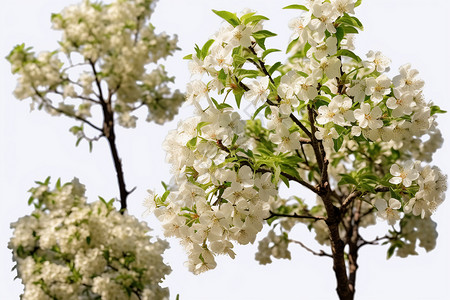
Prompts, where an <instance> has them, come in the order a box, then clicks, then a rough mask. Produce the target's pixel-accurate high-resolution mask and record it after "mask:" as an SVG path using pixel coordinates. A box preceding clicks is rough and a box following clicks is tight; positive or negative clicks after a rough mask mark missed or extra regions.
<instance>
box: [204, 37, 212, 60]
mask: <svg viewBox="0 0 450 300" xmlns="http://www.w3.org/2000/svg"><path fill="white" fill-rule="evenodd" d="M213 43H214V40H213V39H211V40H209V41H207V42H206V43H205V45H203V47H202V52H201V53H202V57H201V58H202V59H203V58H205V57H206V56H207V55H208V50H209V48H210V47H211V45H212V44H213Z"/></svg>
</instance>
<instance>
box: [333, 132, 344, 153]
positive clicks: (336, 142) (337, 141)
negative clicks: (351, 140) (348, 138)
mask: <svg viewBox="0 0 450 300" xmlns="http://www.w3.org/2000/svg"><path fill="white" fill-rule="evenodd" d="M333 143H334V151H336V152H338V151H339V149H341V146H342V144H343V143H344V136H343V135H341V136H339V137H338V138H337V139H335V140H333Z"/></svg>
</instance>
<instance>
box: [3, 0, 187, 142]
mask: <svg viewBox="0 0 450 300" xmlns="http://www.w3.org/2000/svg"><path fill="white" fill-rule="evenodd" d="M154 6H155V1H153V0H127V1H115V2H112V3H111V4H103V3H101V2H91V1H89V0H85V1H83V2H82V3H81V4H78V5H72V6H69V7H67V8H65V9H64V10H63V11H62V12H61V13H58V14H53V15H52V23H53V28H54V29H55V30H61V31H62V39H61V41H60V42H59V44H60V46H61V47H60V49H58V50H56V51H52V52H50V51H47V52H41V53H39V54H35V53H34V52H33V51H32V49H31V48H27V47H26V46H25V45H24V44H22V45H18V46H16V47H15V48H14V49H13V50H12V51H11V53H10V54H9V55H8V57H7V58H8V60H9V62H10V63H11V67H12V72H13V73H15V74H18V75H19V78H18V85H17V87H16V90H15V92H14V94H15V96H16V98H18V99H25V98H31V99H32V107H34V105H37V106H38V108H39V109H41V108H44V109H45V110H46V111H48V112H49V113H50V114H52V115H60V114H64V115H66V116H69V117H71V118H74V119H76V120H78V121H82V122H84V124H87V125H91V124H95V123H96V122H94V121H93V120H95V119H94V118H93V117H92V114H93V113H94V112H98V111H101V110H103V111H105V110H107V111H108V113H109V114H112V115H114V114H115V117H114V119H115V120H116V121H117V122H118V123H119V124H120V125H122V126H124V127H135V126H136V120H137V116H136V113H135V112H136V110H137V109H139V108H140V107H143V106H145V107H147V109H148V116H147V121H154V122H156V123H158V124H162V123H164V122H165V121H167V120H171V119H173V117H174V115H175V114H176V113H177V112H178V107H179V106H180V105H181V103H182V102H183V101H184V96H183V94H181V93H180V92H179V91H178V90H176V91H175V92H171V90H170V87H169V85H170V84H171V82H173V80H174V78H173V77H170V76H168V74H167V72H166V71H165V70H164V66H162V65H159V64H158V61H159V60H160V59H162V58H166V57H167V56H169V55H172V54H173V52H174V51H175V50H177V46H176V41H177V39H176V37H174V38H172V37H170V36H168V35H167V34H165V33H161V34H157V33H155V30H154V27H153V25H151V24H150V23H149V19H150V16H151V15H152V13H153V10H154ZM152 66H153V70H152V69H151V67H152ZM94 107H96V109H94ZM91 111H92V113H91ZM96 126H97V128H101V127H102V126H101V123H99V125H96ZM92 127H94V126H92ZM94 128H95V127H94ZM71 131H72V132H73V133H74V134H75V135H77V136H78V137H79V138H87V136H86V135H85V134H84V128H83V125H82V126H79V127H78V126H76V127H73V128H72V129H71ZM91 140H92V138H91Z"/></svg>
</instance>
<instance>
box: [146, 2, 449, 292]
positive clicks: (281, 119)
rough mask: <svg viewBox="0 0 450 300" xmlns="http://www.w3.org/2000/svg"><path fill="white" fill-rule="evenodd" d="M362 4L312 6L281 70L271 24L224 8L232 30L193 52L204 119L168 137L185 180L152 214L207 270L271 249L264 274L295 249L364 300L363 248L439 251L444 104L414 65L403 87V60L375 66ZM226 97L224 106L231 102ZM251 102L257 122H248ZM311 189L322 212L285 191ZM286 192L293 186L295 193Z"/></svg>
mask: <svg viewBox="0 0 450 300" xmlns="http://www.w3.org/2000/svg"><path fill="white" fill-rule="evenodd" d="M360 4H361V1H356V0H331V1H323V0H311V1H307V2H306V4H305V5H297V4H295V5H290V6H288V7H286V8H287V9H297V10H299V11H300V12H301V15H300V16H299V17H297V18H295V19H293V20H292V21H290V23H289V27H290V28H291V30H292V37H291V41H290V43H289V45H288V46H287V51H286V52H287V53H288V55H289V56H288V58H287V61H286V62H285V63H281V62H275V63H269V62H268V60H267V59H268V57H270V54H271V53H273V52H277V51H280V50H279V49H266V46H265V41H266V39H267V38H270V37H272V36H275V35H276V34H275V33H273V32H270V31H268V30H265V29H264V28H263V23H264V22H265V20H267V18H266V17H264V16H262V15H258V14H256V13H255V12H254V11H250V10H246V11H244V12H242V13H240V14H234V13H231V12H227V11H214V12H215V13H216V14H217V15H218V16H220V17H221V18H223V19H224V20H225V21H226V23H225V24H224V26H223V27H222V28H220V30H219V31H218V32H217V33H216V34H215V35H214V36H213V37H212V38H211V39H210V40H209V41H207V42H206V43H205V44H204V45H203V46H202V47H199V46H196V47H195V53H194V54H192V55H188V56H187V57H186V59H188V60H190V63H189V69H190V71H191V73H192V81H191V82H190V83H188V85H187V101H188V102H189V103H190V104H192V105H194V106H195V107H196V113H195V115H194V116H192V117H191V118H189V119H186V120H183V121H181V122H180V123H179V125H178V128H177V129H176V130H174V131H172V132H170V133H169V135H168V136H167V138H166V141H165V144H164V147H165V150H166V151H167V161H168V162H169V163H170V164H171V166H172V167H171V171H172V173H173V181H172V182H173V184H171V185H165V186H164V188H165V192H164V194H163V195H162V196H158V195H155V194H154V193H153V192H150V195H149V197H148V199H147V201H146V206H147V208H148V209H149V210H152V211H154V213H155V215H156V216H157V217H158V219H159V220H160V221H161V222H162V226H163V228H164V230H165V234H166V236H175V237H178V238H179V239H180V240H181V243H182V244H183V245H184V246H185V248H186V251H187V253H188V267H189V270H190V271H192V272H193V273H195V274H198V273H201V272H204V271H207V270H209V269H213V268H215V267H216V262H215V256H216V255H219V254H227V255H229V256H230V257H232V258H233V257H234V256H235V253H234V252H233V242H237V243H239V244H248V243H253V242H254V241H255V238H256V235H257V233H258V232H260V231H261V230H262V228H263V225H264V224H268V225H269V226H271V227H272V229H271V230H270V231H269V234H268V236H267V237H266V238H264V239H263V240H261V241H260V243H259V247H258V252H257V253H256V259H257V260H258V261H259V262H260V263H261V264H267V263H270V262H272V257H275V258H290V257H291V253H290V251H289V250H288V246H289V244H291V243H294V244H298V245H300V246H302V247H304V248H305V249H306V250H308V251H309V252H312V253H313V254H315V255H318V256H325V257H329V258H331V259H332V260H333V271H334V273H335V275H336V280H337V293H338V295H339V298H340V299H354V295H355V282H356V281H355V280H356V273H357V269H358V262H357V260H358V252H359V250H360V249H361V247H363V246H366V245H375V244H378V243H380V242H382V243H383V244H388V245H389V248H388V257H390V256H392V255H393V254H394V253H395V254H397V255H398V256H401V257H406V256H408V255H415V254H417V252H416V247H418V246H420V247H423V248H424V249H425V250H427V251H430V250H432V249H433V248H434V247H435V243H436V237H437V233H436V230H435V228H436V224H435V223H434V222H433V221H432V220H431V218H430V216H431V215H432V214H433V212H434V211H435V210H436V209H437V207H438V206H439V205H440V204H441V203H442V202H443V201H444V197H445V191H446V189H447V183H446V180H447V177H446V176H445V175H444V174H443V173H442V172H441V170H440V169H439V168H438V167H436V166H430V165H429V164H427V163H429V162H431V160H432V154H433V153H434V152H435V151H436V150H437V149H438V148H439V147H440V146H441V145H442V136H441V133H440V131H439V129H438V128H437V123H436V114H437V113H442V112H443V111H442V110H440V108H439V107H438V106H435V105H433V104H432V103H429V102H426V101H425V99H424V96H423V94H422V88H423V86H424V82H423V80H421V79H420V78H419V76H418V71H417V70H415V69H413V68H412V67H411V66H410V65H404V66H402V67H400V70H399V74H398V75H396V76H394V77H393V78H390V77H389V76H388V75H387V72H388V71H389V65H390V60H389V59H388V58H387V57H385V56H384V55H383V54H382V53H381V52H374V51H370V52H369V53H367V55H366V58H365V59H362V58H361V57H360V56H359V55H357V53H355V52H354V50H355V49H354V46H353V39H354V36H355V34H357V33H358V32H359V31H360V30H362V29H363V25H362V23H361V22H360V21H359V20H358V19H357V18H356V17H355V16H354V9H355V7H357V6H358V5H360ZM219 99H220V100H219ZM243 101H247V102H251V103H253V105H254V108H255V110H254V114H253V117H251V118H250V119H244V118H242V117H241V115H240V114H239V108H240V107H241V104H242V102H243ZM283 185H284V186H285V187H287V188H289V187H290V186H291V185H300V186H302V187H303V188H305V189H307V190H309V191H310V192H312V193H314V194H315V195H316V203H315V204H311V201H306V200H304V199H302V198H301V197H299V196H297V195H293V196H292V197H290V198H287V199H283V198H282V197H280V196H279V189H280V188H281V187H282V186H283ZM283 188H284V187H283ZM377 217H378V219H379V220H382V221H383V222H387V223H388V224H389V225H391V227H390V229H389V230H388V232H386V233H385V235H383V236H380V237H377V238H376V239H374V240H367V239H365V238H364V237H363V236H362V235H361V232H360V228H361V227H367V226H370V225H375V224H376V221H377ZM299 223H302V224H304V225H306V226H308V228H309V229H310V230H313V231H314V232H315V234H316V240H317V241H318V242H319V244H320V245H322V246H328V248H329V250H326V249H325V248H324V249H323V250H320V251H315V250H312V249H311V248H309V247H308V246H306V245H305V244H304V243H303V242H302V241H301V240H298V239H296V238H295V237H293V236H292V235H291V234H290V231H291V229H292V228H293V227H294V226H295V225H297V224H299Z"/></svg>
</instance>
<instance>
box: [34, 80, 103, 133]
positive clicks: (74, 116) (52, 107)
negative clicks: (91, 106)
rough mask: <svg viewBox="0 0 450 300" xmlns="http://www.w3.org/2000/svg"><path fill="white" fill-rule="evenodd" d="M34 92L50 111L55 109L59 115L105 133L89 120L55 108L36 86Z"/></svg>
mask: <svg viewBox="0 0 450 300" xmlns="http://www.w3.org/2000/svg"><path fill="white" fill-rule="evenodd" d="M33 90H34V92H35V93H36V95H37V96H38V97H39V98H41V100H42V101H43V102H44V105H46V106H47V107H49V108H50V109H53V110H54V111H56V112H58V113H60V114H63V115H66V116H67V117H69V118H74V119H77V120H78V121H81V122H83V123H86V124H88V125H89V126H91V127H92V128H94V129H95V130H98V131H100V132H103V130H102V129H101V128H100V127H98V126H96V125H94V124H93V123H91V122H90V121H88V120H86V119H84V118H82V117H80V116H77V115H72V114H69V113H67V112H66V111H63V110H62V109H59V108H56V107H54V106H53V105H52V104H51V101H50V100H48V99H45V97H44V96H43V95H42V94H41V92H39V91H38V90H37V89H36V87H34V86H33Z"/></svg>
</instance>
